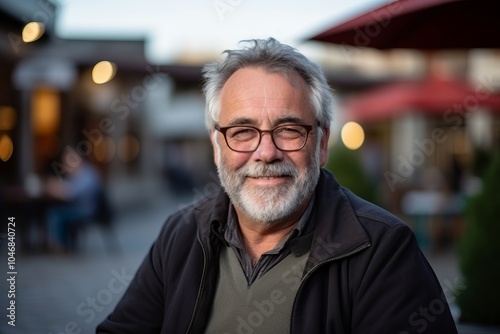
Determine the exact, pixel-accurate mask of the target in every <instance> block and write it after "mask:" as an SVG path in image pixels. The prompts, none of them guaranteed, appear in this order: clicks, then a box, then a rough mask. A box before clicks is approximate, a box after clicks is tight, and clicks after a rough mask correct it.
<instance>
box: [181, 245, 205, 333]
mask: <svg viewBox="0 0 500 334" xmlns="http://www.w3.org/2000/svg"><path fill="white" fill-rule="evenodd" d="M197 238H198V242H199V243H200V247H201V250H202V251H203V273H202V274H201V282H200V287H199V289H198V296H197V297H196V303H195V304H194V310H193V315H192V316H191V321H190V322H189V327H188V330H187V331H186V333H190V332H191V327H193V322H194V319H195V316H196V313H197V312H198V305H199V303H200V299H201V292H202V291H203V288H204V285H205V284H204V282H205V276H206V271H207V252H206V250H205V247H204V246H203V243H202V242H201V240H200V237H199V236H198V237H197Z"/></svg>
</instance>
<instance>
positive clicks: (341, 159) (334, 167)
mask: <svg viewBox="0 0 500 334" xmlns="http://www.w3.org/2000/svg"><path fill="white" fill-rule="evenodd" d="M328 156H329V158H328V162H327V164H326V166H325V168H326V169H328V170H329V171H330V172H332V173H333V175H335V177H336V178H337V181H338V182H339V184H340V185H341V186H343V187H345V188H347V189H349V190H350V191H352V192H353V193H355V194H356V195H358V196H359V197H361V198H363V199H365V200H367V201H370V202H372V203H376V202H377V201H376V198H375V185H374V183H373V181H372V180H370V178H369V177H368V173H367V172H366V170H365V169H364V167H363V164H362V162H361V158H360V156H359V151H352V150H349V149H348V148H346V147H345V146H344V145H343V144H342V143H338V144H337V145H335V146H334V147H332V149H331V150H330V152H329V155H328Z"/></svg>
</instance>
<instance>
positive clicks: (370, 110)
mask: <svg viewBox="0 0 500 334" xmlns="http://www.w3.org/2000/svg"><path fill="white" fill-rule="evenodd" d="M479 106H485V107H489V108H491V109H493V110H496V111H498V110H500V95H498V94H495V93H494V92H493V88H492V87H491V85H490V84H489V83H488V82H486V81H484V82H480V83H478V85H477V86H476V87H472V86H470V85H469V84H467V83H466V82H465V81H457V80H448V79H438V78H433V77H430V78H428V79H425V80H423V81H406V82H393V83H389V84H386V85H382V86H379V87H376V88H374V89H371V90H369V91H366V92H364V93H360V94H357V95H356V96H355V97H353V98H352V99H350V100H348V101H347V102H346V103H345V104H344V106H343V107H344V109H345V110H346V111H347V118H348V119H349V120H356V121H373V120H381V119H388V118H391V117H393V116H395V115H398V114H400V113H401V112H404V111H418V112H423V113H427V114H431V115H432V114H435V115H442V116H443V117H452V116H453V115H459V116H465V115H466V113H467V112H470V111H473V110H475V108H477V107H479Z"/></svg>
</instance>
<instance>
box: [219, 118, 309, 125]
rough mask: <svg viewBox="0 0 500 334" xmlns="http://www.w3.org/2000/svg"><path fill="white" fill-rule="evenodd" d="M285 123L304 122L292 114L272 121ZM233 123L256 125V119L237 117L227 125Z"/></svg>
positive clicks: (276, 123) (278, 123)
mask: <svg viewBox="0 0 500 334" xmlns="http://www.w3.org/2000/svg"><path fill="white" fill-rule="evenodd" d="M286 123H294V124H304V120H303V119H302V118H300V117H297V116H293V115H285V116H281V117H279V118H278V119H277V120H275V121H274V122H273V126H278V125H281V124H286ZM235 125H251V126H256V125H257V121H256V120H255V119H252V118H249V117H238V118H235V119H233V120H232V121H230V122H229V124H228V125H227V126H235Z"/></svg>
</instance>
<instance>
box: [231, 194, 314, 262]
mask: <svg viewBox="0 0 500 334" xmlns="http://www.w3.org/2000/svg"><path fill="white" fill-rule="evenodd" d="M308 202H309V201H306V203H305V204H304V205H303V206H302V207H301V208H300V210H298V211H297V213H296V214H294V215H293V216H291V217H289V218H287V219H286V220H283V221H280V222H276V223H274V224H272V225H270V224H266V223H263V222H257V221H254V220H251V219H249V218H248V217H247V216H246V215H245V214H243V213H242V212H241V210H239V209H238V208H236V207H235V211H236V215H237V216H238V225H239V228H240V231H241V238H242V242H243V245H244V246H245V250H246V251H247V253H248V255H249V256H250V257H251V258H252V262H253V263H255V262H257V260H258V259H259V258H260V257H261V256H262V254H264V253H265V252H268V251H270V250H272V249H274V248H275V247H276V246H277V245H278V244H279V243H280V241H282V240H283V239H285V238H286V237H287V236H288V235H289V234H290V232H291V231H292V230H293V229H294V228H295V226H297V224H298V222H299V221H300V218H301V217H302V215H303V213H304V211H305V209H306V207H307V204H308Z"/></svg>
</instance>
